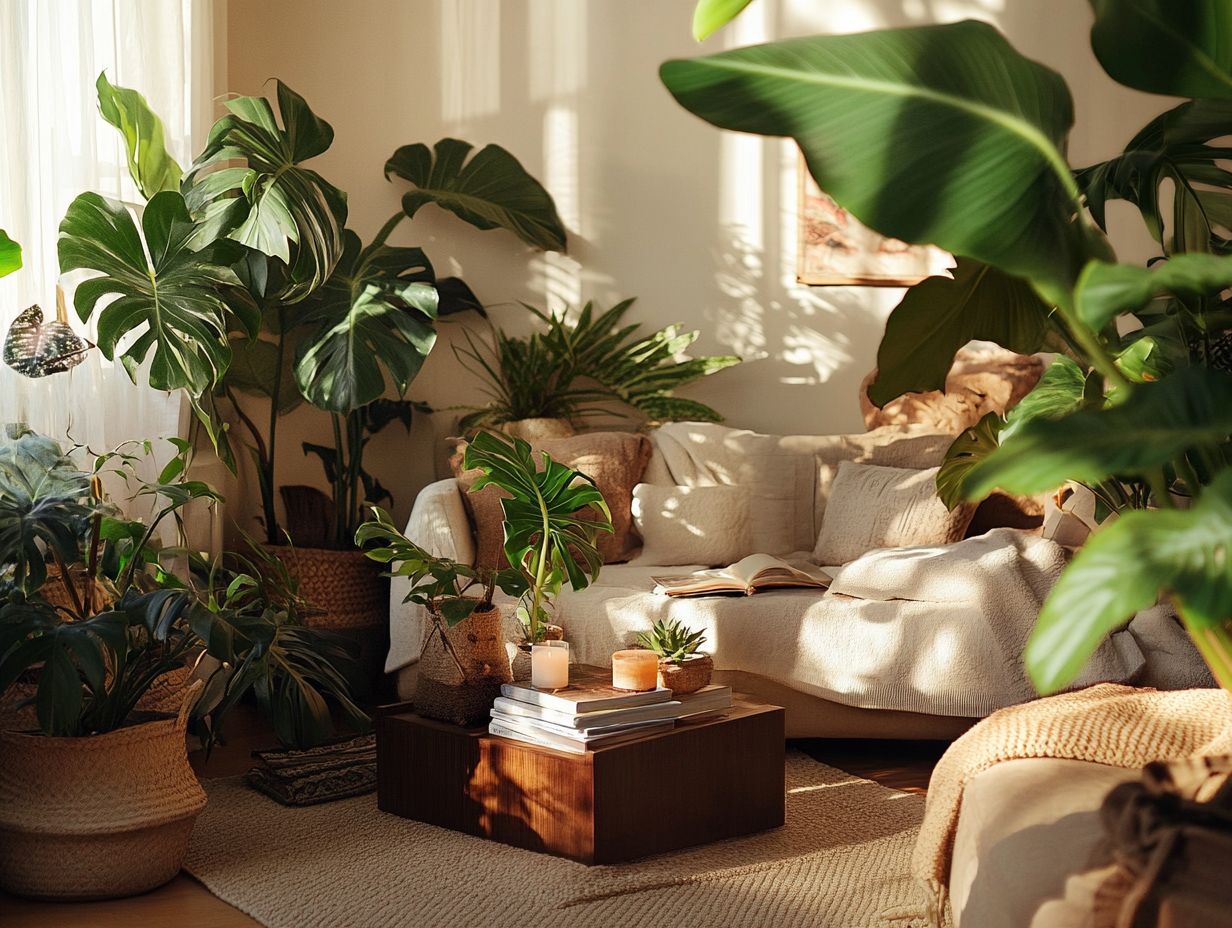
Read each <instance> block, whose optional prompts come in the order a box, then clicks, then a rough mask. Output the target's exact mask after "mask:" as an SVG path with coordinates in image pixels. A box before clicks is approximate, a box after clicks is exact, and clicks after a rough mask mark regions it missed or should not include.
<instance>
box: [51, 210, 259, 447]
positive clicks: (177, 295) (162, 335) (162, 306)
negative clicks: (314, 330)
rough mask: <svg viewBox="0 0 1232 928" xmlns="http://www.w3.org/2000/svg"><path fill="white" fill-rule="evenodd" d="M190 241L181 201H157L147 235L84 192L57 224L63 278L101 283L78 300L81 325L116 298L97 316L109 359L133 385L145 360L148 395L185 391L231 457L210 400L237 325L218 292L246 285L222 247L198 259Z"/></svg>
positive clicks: (252, 324) (83, 288) (144, 222)
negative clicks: (82, 276)
mask: <svg viewBox="0 0 1232 928" xmlns="http://www.w3.org/2000/svg"><path fill="white" fill-rule="evenodd" d="M193 232H194V230H193V226H192V223H191V222H190V220H189V216H188V209H187V207H186V206H185V204H184V198H183V197H182V196H180V194H179V193H175V192H172V191H163V192H162V193H159V194H155V196H154V198H153V199H151V200H150V202H149V203H148V204H147V205H146V208H145V212H144V214H143V215H142V218H141V229H140V230H138V228H137V224H136V222H134V221H133V217H132V216H131V215H130V214H129V212H128V210H127V209H125V207H124V206H123V204H121V203H117V202H115V201H112V200H106V199H104V198H103V197H100V196H99V195H98V194H96V193H83V194H82V195H81V196H79V197H77V199H75V200H74V201H73V202H72V203H71V204H70V205H69V208H68V212H67V213H66V214H65V216H64V221H63V222H61V223H60V239H59V245H58V249H59V257H60V270H61V272H68V271H71V270H76V269H78V268H84V269H87V270H91V271H95V272H97V274H98V275H99V276H97V277H94V278H92V279H90V280H87V281H85V282H84V283H82V284H81V285H80V286H78V287H77V292H76V294H75V295H74V301H73V302H74V304H75V306H76V308H77V314H78V315H79V316H80V317H81V319H82V321H85V320H87V319H89V318H90V317H91V316H93V315H94V314H95V312H96V310H97V309H98V304H99V300H101V299H102V298H104V297H109V296H115V297H116V299H114V300H113V301H112V302H110V303H108V304H107V305H106V306H104V307H103V309H102V310H101V311H99V312H98V320H97V329H98V347H99V349H100V350H101V351H102V352H103V355H104V356H105V357H107V358H108V359H112V358H115V357H117V355H118V357H119V359H120V360H121V362H122V363H123V364H124V367H125V368H126V369H127V370H128V372H129V374H130V376H135V373H136V370H137V367H138V365H140V364H141V363H142V362H143V361H145V360H146V358H147V357H148V358H149V362H150V363H149V375H148V376H149V381H150V386H152V387H153V388H154V389H156V390H179V389H182V390H185V391H186V392H187V393H188V395H189V398H190V400H191V401H192V403H193V406H194V408H195V409H196V410H197V412H198V415H199V417H200V418H201V420H202V422H203V423H205V424H206V426H207V428H208V429H209V430H210V435H211V439H212V440H213V441H214V443H215V446H216V447H220V448H225V438H223V437H222V433H221V431H219V430H218V429H217V428H216V426H215V424H214V420H213V419H212V418H211V417H210V415H209V413H208V410H207V408H206V406H205V405H204V404H203V398H205V397H206V396H207V395H208V394H209V393H210V392H211V391H212V390H213V388H214V385H215V384H217V383H218V381H219V379H220V378H221V377H222V375H223V374H224V373H225V372H226V370H227V365H228V364H230V362H231V348H230V346H229V345H228V343H227V331H228V329H229V328H230V327H231V324H232V318H233V317H232V314H231V312H230V311H229V308H228V306H227V304H225V303H223V301H222V299H221V298H220V296H219V293H218V288H220V287H224V288H225V287H231V286H234V285H237V284H238V283H239V281H238V279H237V278H236V276H235V274H234V272H233V271H232V270H231V269H230V268H228V267H226V266H225V265H224V264H223V259H224V256H222V255H221V254H220V249H219V247H218V246H216V245H215V246H210V247H207V248H205V249H203V250H201V251H193V250H192V248H191V247H190V239H191V237H192V235H193ZM143 234H144V241H143ZM147 253H148V254H149V257H147ZM237 321H238V322H239V323H240V324H241V325H242V326H243V327H244V328H246V329H247V330H248V331H249V332H255V330H256V327H257V325H258V324H259V319H258V318H256V317H253V316H248V315H241V316H240V317H238V319H237ZM130 332H137V333H138V334H137V337H136V338H135V340H133V341H131V342H130V343H127V345H126V347H124V348H123V349H122V350H120V348H119V345H120V340H121V339H122V338H124V337H125V336H126V335H128V334H129V333H130ZM220 442H221V443H222V444H221V445H220Z"/></svg>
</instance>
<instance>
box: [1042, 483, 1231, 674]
mask: <svg viewBox="0 0 1232 928" xmlns="http://www.w3.org/2000/svg"><path fill="white" fill-rule="evenodd" d="M1229 550H1232V472H1230V471H1225V472H1224V473H1223V474H1221V475H1220V476H1219V478H1218V479H1216V480H1215V481H1214V482H1213V483H1212V484H1211V485H1210V486H1208V487H1207V488H1206V489H1205V490H1204V491H1203V493H1202V496H1201V497H1200V498H1199V499H1198V500H1197V501H1196V502H1195V503H1194V504H1193V506H1192V507H1191V508H1190V509H1188V510H1177V509H1173V510H1164V511H1149V510H1148V511H1139V512H1130V513H1125V514H1123V515H1121V516H1120V517H1119V518H1117V519H1116V520H1115V521H1114V522H1112V523H1110V524H1107V525H1105V526H1103V527H1102V528H1101V529H1100V530H1099V531H1098V532H1096V533H1095V534H1094V535H1092V536H1091V538H1090V540H1088V541H1087V543H1086V544H1085V545H1083V547H1082V550H1080V551H1079V552H1078V555H1077V556H1076V557H1075V558H1074V560H1073V563H1071V564H1070V565H1069V567H1067V568H1066V570H1065V572H1064V573H1063V574H1061V578H1060V579H1059V580H1058V581H1057V584H1056V586H1054V587H1053V589H1052V592H1051V593H1050V594H1049V596H1048V599H1047V600H1046V601H1045V602H1044V607H1043V609H1042V610H1041V612H1040V616H1039V619H1038V621H1037V622H1036V625H1035V630H1034V631H1033V632H1032V633H1031V638H1030V639H1029V640H1028V642H1027V648H1026V663H1027V673H1028V675H1029V676H1030V677H1031V680H1032V682H1034V684H1035V686H1036V688H1037V689H1038V690H1039V691H1040V692H1041V693H1052V692H1056V691H1057V690H1059V689H1061V688H1062V687H1064V686H1066V685H1067V684H1069V683H1070V682H1071V681H1072V680H1073V679H1074V677H1076V676H1077V675H1078V672H1079V671H1080V670H1081V669H1082V667H1083V665H1084V664H1085V663H1086V662H1087V659H1088V658H1089V657H1090V656H1091V655H1092V654H1093V653H1095V649H1096V648H1098V647H1099V645H1100V643H1101V642H1102V641H1104V640H1105V638H1107V636H1108V635H1109V634H1111V633H1112V632H1114V631H1116V630H1117V628H1119V627H1120V626H1121V625H1123V624H1124V623H1125V621H1126V620H1127V619H1129V618H1130V617H1132V616H1133V615H1134V613H1136V612H1138V611H1139V610H1141V609H1146V608H1149V607H1150V606H1153V605H1154V604H1155V602H1156V599H1157V597H1158V596H1159V595H1160V594H1161V593H1164V594H1171V595H1172V597H1173V598H1174V599H1175V601H1176V603H1177V605H1178V607H1179V609H1180V612H1181V615H1182V617H1183V618H1184V620H1185V624H1186V626H1187V627H1188V629H1189V631H1190V633H1191V634H1193V635H1194V638H1195V641H1197V642H1198V645H1199V648H1201V647H1202V634H1203V632H1204V631H1205V630H1207V629H1210V628H1212V627H1214V626H1218V625H1221V624H1222V623H1224V622H1226V621H1227V619H1228V617H1229V616H1232V571H1230V570H1229V569H1228V562H1227V553H1228V551H1229Z"/></svg>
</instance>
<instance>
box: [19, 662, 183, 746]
mask: <svg viewBox="0 0 1232 928" xmlns="http://www.w3.org/2000/svg"><path fill="white" fill-rule="evenodd" d="M191 678H192V668H191V667H189V666H187V665H185V666H184V667H177V668H176V669H175V670H169V671H167V672H166V673H165V674H163V675H162V676H160V677H157V678H155V680H154V682H153V683H151V684H150V688H149V689H148V690H146V691H145V694H144V695H143V696H142V697H141V698H140V699H138V700H137V706H136V709H137V711H138V712H166V713H170V714H171V715H175V713H176V712H178V711H179V708H180V705H181V704H182V703H183V702H184V693H185V687H187V686H188V683H189V680H190V679H191ZM37 692H38V684H37V683H36V682H34V681H33V679H31V680H23V681H22V682H19V683H14V684H13V685H12V686H10V687H9V688H8V689H7V690H5V691H4V694H3V695H0V731H33V730H35V729H37V728H38V714H37V712H36V711H35V708H34V704H33V703H30V704H28V705H23V703H27V702H28V701H29V700H32V699H34V696H35V694H36V693H37Z"/></svg>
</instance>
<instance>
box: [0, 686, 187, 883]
mask: <svg viewBox="0 0 1232 928" xmlns="http://www.w3.org/2000/svg"><path fill="white" fill-rule="evenodd" d="M199 692H200V684H199V683H198V684H194V685H193V687H192V688H191V689H190V690H189V691H188V695H187V697H186V698H185V699H184V700H183V705H182V707H181V709H180V713H179V715H178V716H176V717H174V718H167V719H159V720H157V721H153V722H144V723H142V724H139V725H131V726H129V727H127V728H121V729H118V730H116V731H113V732H108V733H107V734H104V735H92V736H89V737H82V738H49V737H46V736H43V735H27V734H22V733H19V732H0V889H4V890H6V891H7V892H10V893H15V894H17V895H20V896H32V897H35V898H40V899H56V900H74V899H76V900H83V899H113V898H117V897H120V896H132V895H135V894H136V893H143V892H146V891H147V890H150V889H153V888H154V887H156V886H161V885H162V884H163V883H166V882H167V881H168V880H170V879H171V878H172V877H173V876H175V875H176V874H177V873H178V872H179V870H180V865H181V864H182V863H183V861H184V854H185V852H186V851H187V850H188V838H189V835H190V834H191V833H192V829H193V824H194V823H195V822H196V820H197V815H198V814H199V813H200V812H201V809H202V808H203V807H204V806H205V792H204V791H203V790H202V789H201V784H200V783H198V782H197V778H196V776H195V775H194V774H193V771H192V768H191V767H190V766H189V765H188V749H187V743H186V741H185V729H186V727H187V724H188V710H189V708H190V707H191V705H192V703H193V701H194V700H195V698H196V695H197V693H199Z"/></svg>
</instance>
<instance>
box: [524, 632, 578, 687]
mask: <svg viewBox="0 0 1232 928" xmlns="http://www.w3.org/2000/svg"><path fill="white" fill-rule="evenodd" d="M530 685H531V686H533V687H535V689H540V690H560V689H564V688H565V687H566V686H568V685H569V643H568V642H567V641H545V642H543V643H542V644H536V645H532V646H531V649H530Z"/></svg>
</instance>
